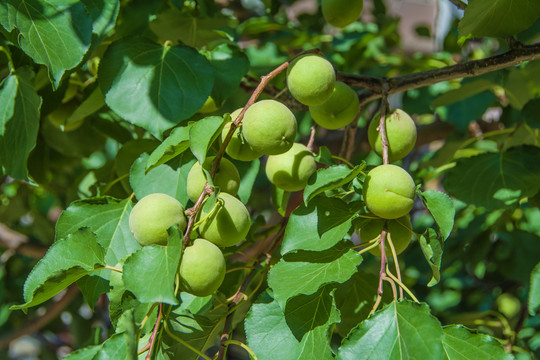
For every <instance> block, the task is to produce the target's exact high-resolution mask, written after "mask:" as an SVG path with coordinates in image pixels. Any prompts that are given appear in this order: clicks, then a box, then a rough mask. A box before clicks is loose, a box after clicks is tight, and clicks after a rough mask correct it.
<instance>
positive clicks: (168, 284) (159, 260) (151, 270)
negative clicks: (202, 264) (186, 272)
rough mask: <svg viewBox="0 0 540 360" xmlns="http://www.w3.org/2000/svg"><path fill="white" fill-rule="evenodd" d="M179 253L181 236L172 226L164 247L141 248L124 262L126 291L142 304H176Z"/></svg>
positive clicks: (123, 277)
mask: <svg viewBox="0 0 540 360" xmlns="http://www.w3.org/2000/svg"><path fill="white" fill-rule="evenodd" d="M181 253H182V234H181V233H180V232H179V231H178V229H177V228H176V227H174V226H173V227H171V228H170V229H169V240H168V244H167V246H160V245H152V246H144V247H143V248H142V249H140V250H138V251H137V252H135V253H133V254H131V255H130V256H129V257H128V258H127V259H126V261H125V263H124V266H123V268H122V269H123V273H122V279H123V280H124V284H125V285H126V289H128V290H129V291H131V292H132V293H133V295H135V297H136V298H137V300H138V301H140V302H142V303H154V302H162V303H166V304H173V305H175V304H178V300H177V299H176V297H175V296H174V282H175V278H176V273H177V271H178V264H179V263H180V256H181Z"/></svg>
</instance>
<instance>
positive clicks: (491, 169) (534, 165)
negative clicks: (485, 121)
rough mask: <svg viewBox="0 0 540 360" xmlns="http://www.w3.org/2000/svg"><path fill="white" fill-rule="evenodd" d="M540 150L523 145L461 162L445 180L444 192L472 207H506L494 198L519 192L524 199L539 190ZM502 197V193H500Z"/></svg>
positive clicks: (450, 171) (459, 161)
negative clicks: (515, 191)
mask: <svg viewBox="0 0 540 360" xmlns="http://www.w3.org/2000/svg"><path fill="white" fill-rule="evenodd" d="M539 157H540V148H538V147H533V146H520V147H514V148H511V149H509V150H508V151H506V152H501V153H497V154H493V153H490V154H482V155H478V156H473V157H470V158H463V159H459V160H457V162H456V166H455V167H453V168H452V169H450V170H449V171H448V173H447V176H446V178H445V179H444V183H443V184H444V187H445V189H446V190H447V191H448V192H449V193H450V194H451V195H453V196H455V197H456V198H458V199H460V200H462V201H465V202H466V203H469V204H474V205H478V206H484V207H487V208H497V207H505V206H506V205H505V204H504V202H503V201H501V200H498V199H496V198H495V197H494V195H495V194H496V193H497V192H498V191H502V192H503V193H504V192H511V191H514V190H520V191H521V196H522V197H528V196H533V195H534V194H536V193H537V192H538V190H539V189H540V162H538V161H537V160H538V158H539ZM499 195H500V193H499Z"/></svg>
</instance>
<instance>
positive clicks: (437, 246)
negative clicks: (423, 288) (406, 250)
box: [418, 228, 444, 286]
mask: <svg viewBox="0 0 540 360" xmlns="http://www.w3.org/2000/svg"><path fill="white" fill-rule="evenodd" d="M418 242H419V243H420V248H421V249H422V253H423V254H424V257H425V258H426V260H427V262H428V264H429V266H430V267H431V271H432V272H433V276H432V277H431V280H430V281H429V284H428V286H433V285H435V284H437V283H438V282H439V280H441V273H440V270H441V258H442V254H443V250H444V241H443V240H442V239H441V238H440V236H439V235H438V234H437V232H436V231H435V230H433V229H431V228H429V229H427V230H426V231H425V232H424V233H423V234H422V235H420V238H419V239H418Z"/></svg>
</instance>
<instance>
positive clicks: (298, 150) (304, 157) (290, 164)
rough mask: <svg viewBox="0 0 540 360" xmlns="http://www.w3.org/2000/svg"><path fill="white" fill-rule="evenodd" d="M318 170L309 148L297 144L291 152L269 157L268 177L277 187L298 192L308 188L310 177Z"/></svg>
mask: <svg viewBox="0 0 540 360" xmlns="http://www.w3.org/2000/svg"><path fill="white" fill-rule="evenodd" d="M316 170H317V163H316V162H315V158H314V157H313V154H312V153H311V151H309V149H308V148H307V147H305V146H304V145H302V144H299V143H295V144H294V145H293V146H292V147H291V148H290V149H289V151H287V152H285V153H283V154H279V155H272V156H269V157H268V161H267V162H266V176H267V177H268V180H270V182H271V183H272V184H274V185H275V186H276V187H278V188H280V189H283V190H287V191H298V190H302V189H303V188H305V187H306V185H307V182H308V179H309V177H310V176H311V175H312V174H313V173H314V172H315V171H316Z"/></svg>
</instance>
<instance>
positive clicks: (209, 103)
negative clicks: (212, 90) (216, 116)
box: [199, 96, 218, 114]
mask: <svg viewBox="0 0 540 360" xmlns="http://www.w3.org/2000/svg"><path fill="white" fill-rule="evenodd" d="M217 109H218V106H217V105H216V102H215V101H214V99H213V98H212V97H211V96H209V97H208V99H206V101H205V102H204V104H203V106H202V107H201V108H200V109H199V112H200V113H201V114H207V113H212V112H214V111H216V110H217Z"/></svg>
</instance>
